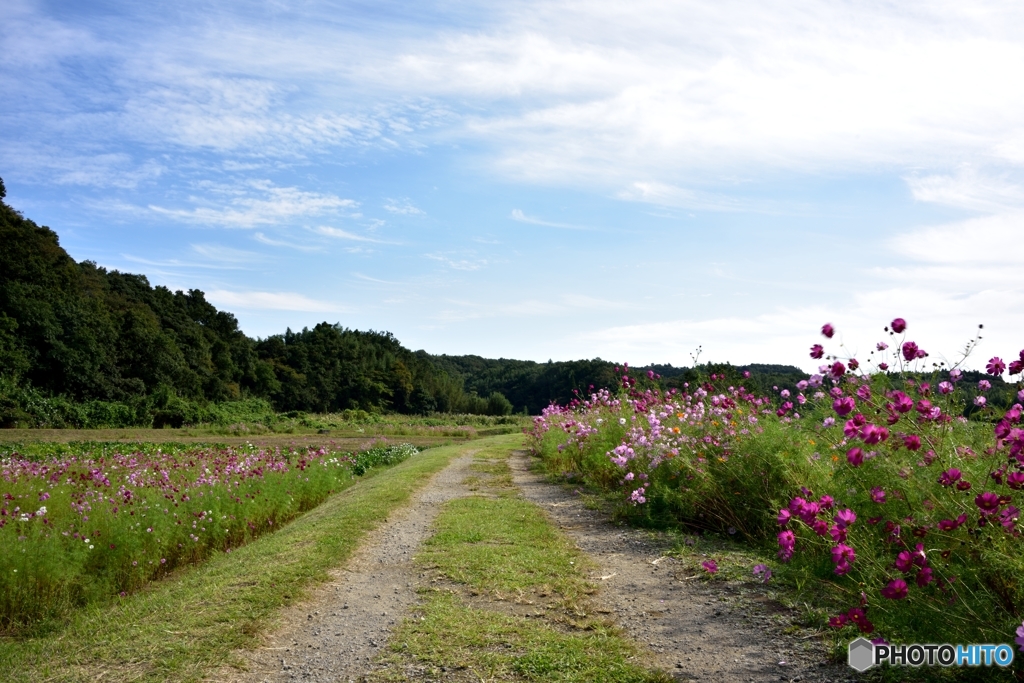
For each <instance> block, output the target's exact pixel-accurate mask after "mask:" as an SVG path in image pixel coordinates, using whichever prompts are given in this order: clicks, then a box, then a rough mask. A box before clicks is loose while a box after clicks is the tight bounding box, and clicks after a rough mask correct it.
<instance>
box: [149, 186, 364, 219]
mask: <svg viewBox="0 0 1024 683" xmlns="http://www.w3.org/2000/svg"><path fill="white" fill-rule="evenodd" d="M231 194H236V195H241V196H235V197H233V198H232V199H230V200H229V201H228V202H227V205H226V206H225V205H218V206H199V207H195V208H193V209H167V208H164V207H160V206H154V205H150V207H149V209H150V210H151V211H154V212H156V213H158V214H161V215H163V216H167V217H170V218H174V219H176V220H180V221H184V222H187V223H198V224H203V225H217V226H221V227H227V228H252V227H255V226H257V225H274V224H278V223H283V222H287V221H291V220H293V219H295V218H299V217H305V216H317V215H321V214H324V213H335V212H337V211H338V210H340V209H352V208H355V207H357V206H359V203H358V202H356V201H354V200H352V199H342V198H341V197H338V196H336V195H331V194H319V193H316V192H306V191H304V190H300V189H299V188H297V187H277V186H275V185H273V184H272V183H270V182H268V181H253V182H250V183H248V184H247V185H246V186H244V187H238V188H233V189H232V190H231ZM254 194H256V195H258V196H253V195H254ZM206 201H207V203H212V202H211V201H210V200H206Z"/></svg>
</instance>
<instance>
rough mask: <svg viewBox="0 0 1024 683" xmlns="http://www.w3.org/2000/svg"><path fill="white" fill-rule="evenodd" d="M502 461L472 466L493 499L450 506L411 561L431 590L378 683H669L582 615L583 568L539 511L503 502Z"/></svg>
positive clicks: (608, 627)
mask: <svg viewBox="0 0 1024 683" xmlns="http://www.w3.org/2000/svg"><path fill="white" fill-rule="evenodd" d="M507 456H508V448H507V447H506V448H505V449H503V452H501V453H495V452H493V451H492V452H487V451H485V452H482V453H479V454H478V455H477V460H476V462H474V464H473V466H472V467H473V469H475V470H476V471H478V472H480V473H481V474H482V475H484V477H481V482H482V483H483V486H482V488H486V489H487V490H488V493H492V494H497V495H496V496H493V497H483V496H478V497H471V498H464V499H459V500H454V501H451V502H450V503H448V504H447V505H446V506H445V508H444V510H443V511H442V513H441V514H440V516H439V517H438V519H437V522H436V533H435V534H434V536H433V537H431V538H430V539H429V540H428V541H427V542H426V544H425V546H424V549H423V551H422V552H421V553H420V554H419V555H418V556H417V561H418V562H419V563H420V564H422V565H423V566H424V567H425V568H427V569H429V570H430V571H431V572H433V574H434V577H433V586H432V587H431V588H428V589H425V590H424V604H423V605H422V607H421V608H420V610H419V611H418V612H417V613H416V614H414V615H413V616H412V617H410V618H409V619H407V620H406V621H404V622H403V623H402V625H401V626H400V627H399V629H398V631H397V632H396V633H395V635H394V637H393V638H392V646H391V651H392V652H391V654H390V655H388V656H386V657H385V661H387V662H389V663H391V664H393V665H394V666H391V667H389V668H388V669H386V670H385V671H384V672H383V673H381V674H379V675H378V677H379V678H381V679H387V680H402V678H403V674H401V673H396V672H400V671H402V670H403V668H402V665H403V664H409V663H416V664H418V665H419V666H425V667H426V668H427V669H428V671H429V672H430V673H431V675H435V676H439V677H443V678H444V679H446V680H474V681H478V680H482V679H483V680H499V681H500V680H516V681H519V680H526V681H579V682H583V681H609V682H610V681H629V682H633V681H636V682H638V683H639V682H641V681H643V682H651V683H653V682H665V681H668V680H670V679H669V678H668V677H667V676H666V675H665V674H663V673H662V672H660V671H656V670H652V669H650V668H648V667H646V666H644V665H643V663H642V662H641V661H640V659H639V656H638V651H637V649H636V647H635V646H634V645H633V644H632V643H631V642H630V641H629V640H628V639H627V638H625V637H624V636H623V634H622V633H621V632H620V631H619V630H618V629H617V628H616V627H615V626H614V625H612V624H611V623H610V622H608V621H606V620H604V619H598V618H595V617H594V616H593V615H592V614H590V612H591V611H592V610H591V607H590V604H589V601H588V596H589V595H590V594H591V593H592V592H593V591H594V587H593V585H592V584H591V583H590V582H589V581H588V580H587V578H586V572H587V571H588V570H589V569H590V568H591V565H590V563H589V561H588V560H587V558H586V557H585V556H584V555H583V554H582V553H580V552H579V551H578V550H577V549H576V548H575V547H574V546H573V545H572V544H571V543H570V542H569V541H568V540H567V539H566V538H565V537H564V536H563V535H562V534H561V533H560V532H558V530H557V529H555V528H554V527H553V526H552V525H551V523H550V522H549V521H548V519H547V518H546V516H545V515H544V513H543V511H541V510H540V508H538V507H537V506H536V505H533V504H532V503H530V502H528V501H526V500H523V499H522V498H519V497H514V496H511V495H508V489H509V485H510V482H511V475H510V471H509V469H508V463H507ZM506 477H507V479H506ZM511 486H513V487H514V484H512V485H511Z"/></svg>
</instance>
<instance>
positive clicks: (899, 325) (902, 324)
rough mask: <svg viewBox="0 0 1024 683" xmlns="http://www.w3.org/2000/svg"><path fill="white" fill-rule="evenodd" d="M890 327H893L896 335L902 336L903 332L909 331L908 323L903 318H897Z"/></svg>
mask: <svg viewBox="0 0 1024 683" xmlns="http://www.w3.org/2000/svg"><path fill="white" fill-rule="evenodd" d="M889 327H891V328H892V331H893V332H895V333H896V334H900V333H901V332H903V330H905V329H907V321H906V320H904V319H903V318H895V319H893V321H892V322H891V323H889Z"/></svg>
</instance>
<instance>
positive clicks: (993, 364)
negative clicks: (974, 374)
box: [985, 356, 1006, 376]
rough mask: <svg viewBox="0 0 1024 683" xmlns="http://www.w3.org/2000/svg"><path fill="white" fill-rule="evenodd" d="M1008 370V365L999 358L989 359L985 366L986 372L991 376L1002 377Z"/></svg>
mask: <svg viewBox="0 0 1024 683" xmlns="http://www.w3.org/2000/svg"><path fill="white" fill-rule="evenodd" d="M1005 370H1006V363H1004V362H1003V359H1002V358H1000V357H999V356H993V357H992V358H989V359H988V363H987V364H986V365H985V372H987V373H988V374H990V375H997V376H998V375H1001V374H1003V372H1004V371H1005Z"/></svg>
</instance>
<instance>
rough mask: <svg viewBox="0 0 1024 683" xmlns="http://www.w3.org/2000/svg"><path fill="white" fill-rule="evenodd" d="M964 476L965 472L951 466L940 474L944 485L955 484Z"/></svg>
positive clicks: (940, 481)
mask: <svg viewBox="0 0 1024 683" xmlns="http://www.w3.org/2000/svg"><path fill="white" fill-rule="evenodd" d="M962 476H963V472H961V471H960V470H958V469H957V468H956V467H950V468H949V469H948V470H946V471H945V472H943V473H942V474H940V475H939V483H940V484H942V485H943V486H952V485H953V484H955V483H957V482H958V481H960V477H962Z"/></svg>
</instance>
